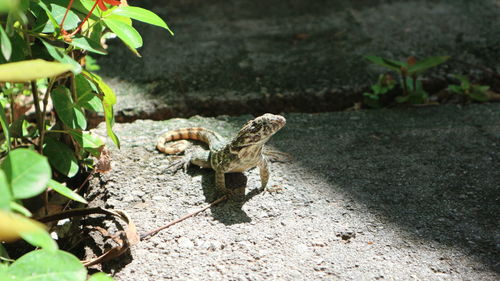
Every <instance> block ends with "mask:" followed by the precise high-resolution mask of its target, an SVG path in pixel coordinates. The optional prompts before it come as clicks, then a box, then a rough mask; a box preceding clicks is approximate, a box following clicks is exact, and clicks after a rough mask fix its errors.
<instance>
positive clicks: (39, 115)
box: [24, 26, 45, 155]
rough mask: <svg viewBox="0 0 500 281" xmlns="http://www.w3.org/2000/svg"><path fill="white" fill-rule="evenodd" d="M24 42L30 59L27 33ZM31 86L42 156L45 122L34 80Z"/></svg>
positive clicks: (29, 43) (31, 55)
mask: <svg viewBox="0 0 500 281" xmlns="http://www.w3.org/2000/svg"><path fill="white" fill-rule="evenodd" d="M24 28H25V29H26V30H28V27H27V26H25V27H24ZM25 36H26V37H25V40H26V46H27V49H28V56H29V57H30V58H33V53H32V51H31V40H30V39H31V36H30V35H29V34H28V32H25ZM30 84H31V94H32V95H33V102H34V103H35V114H36V123H37V125H38V132H39V133H40V139H39V142H38V152H39V153H40V154H42V155H43V135H44V132H43V130H44V123H45V121H44V120H43V115H42V111H41V110H40V100H39V99H38V87H37V85H36V80H33V81H31V82H30Z"/></svg>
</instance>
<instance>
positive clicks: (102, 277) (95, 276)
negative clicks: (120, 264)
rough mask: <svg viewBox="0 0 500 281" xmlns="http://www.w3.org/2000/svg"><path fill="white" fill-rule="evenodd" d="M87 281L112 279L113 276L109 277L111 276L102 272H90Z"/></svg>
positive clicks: (107, 280)
mask: <svg viewBox="0 0 500 281" xmlns="http://www.w3.org/2000/svg"><path fill="white" fill-rule="evenodd" d="M87 281H113V278H111V276H108V275H107V274H106V273H104V272H97V273H95V274H92V276H90V278H89V280H87Z"/></svg>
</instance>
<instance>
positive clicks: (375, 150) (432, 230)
mask: <svg viewBox="0 0 500 281" xmlns="http://www.w3.org/2000/svg"><path fill="white" fill-rule="evenodd" d="M478 111H483V114H482V116H483V117H482V118H483V119H479V118H478V117H476V116H477V114H476V113H477V112H478ZM484 112H487V114H486V115H485V114H484ZM334 116H335V117H336V118H338V119H337V120H335V119H332V118H331V116H329V117H327V116H324V115H321V114H316V115H310V116H306V117H305V118H304V119H292V120H288V122H287V127H286V130H287V133H285V134H283V135H282V137H283V138H284V137H285V136H286V138H290V137H292V138H293V141H292V142H285V141H284V140H283V139H280V135H279V134H278V135H277V136H275V139H274V140H273V144H274V145H275V146H276V147H278V148H279V149H281V150H282V151H284V152H288V153H291V154H292V155H293V156H294V157H295V158H296V161H298V162H299V163H300V165H302V166H303V167H305V168H307V169H309V170H310V172H311V173H312V174H316V175H317V176H319V177H320V178H323V179H325V180H327V181H328V182H329V183H330V186H331V187H332V188H339V189H340V190H341V192H343V193H345V194H348V196H350V197H351V198H353V199H354V200H356V201H357V202H359V203H362V204H364V205H366V206H367V207H368V209H369V210H370V211H371V212H374V213H377V214H380V215H382V216H383V217H384V218H385V221H387V222H388V223H392V224H395V225H397V226H399V227H400V228H401V229H403V230H405V231H407V232H408V233H410V234H412V235H414V236H416V237H419V238H423V239H427V240H432V241H435V242H439V243H442V244H445V245H449V246H452V247H458V248H462V249H463V250H465V251H466V253H467V254H469V255H471V256H475V257H477V258H478V259H480V260H482V261H483V262H484V263H485V264H488V265H490V266H491V267H493V269H494V270H495V271H497V272H498V271H500V265H499V263H498V262H499V261H500V255H499V245H500V244H499V243H500V236H499V235H500V227H499V224H498V222H499V220H500V217H499V214H500V204H499V202H500V186H499V184H498V183H499V182H500V135H499V134H498V132H500V123H499V120H500V110H499V106H498V105H482V106H471V107H467V108H466V109H461V108H460V107H455V106H447V107H441V108H420V109H401V110H392V111H385V112H372V111H366V112H362V113H356V114H354V113H342V114H337V115H334ZM349 116H351V118H349ZM484 117H486V118H484ZM337 121H338V122H337ZM464 124H465V125H464ZM280 144H284V145H283V146H281V145H280ZM336 192H337V191H336ZM331 194H332V195H333V194H335V192H332V193H331Z"/></svg>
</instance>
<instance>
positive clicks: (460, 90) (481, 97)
mask: <svg viewBox="0 0 500 281" xmlns="http://www.w3.org/2000/svg"><path fill="white" fill-rule="evenodd" d="M454 77H455V78H456V79H458V81H460V85H449V86H448V91H450V92H452V93H455V94H458V95H462V96H465V97H467V98H469V99H471V100H475V101H479V102H485V101H488V100H489V97H488V94H487V92H488V90H489V89H490V87H489V86H483V85H477V84H472V83H471V82H470V81H469V79H467V77H465V76H462V75H455V76H454Z"/></svg>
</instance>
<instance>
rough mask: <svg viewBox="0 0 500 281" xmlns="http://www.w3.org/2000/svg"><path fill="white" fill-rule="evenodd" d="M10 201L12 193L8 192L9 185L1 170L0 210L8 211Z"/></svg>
mask: <svg viewBox="0 0 500 281" xmlns="http://www.w3.org/2000/svg"><path fill="white" fill-rule="evenodd" d="M11 200H12V193H11V191H10V184H9V182H8V181H7V176H6V175H5V172H4V171H3V170H0V209H4V210H8V209H10V202H11Z"/></svg>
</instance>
